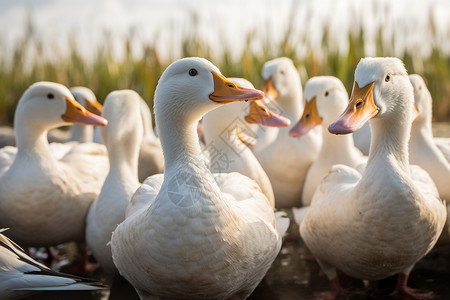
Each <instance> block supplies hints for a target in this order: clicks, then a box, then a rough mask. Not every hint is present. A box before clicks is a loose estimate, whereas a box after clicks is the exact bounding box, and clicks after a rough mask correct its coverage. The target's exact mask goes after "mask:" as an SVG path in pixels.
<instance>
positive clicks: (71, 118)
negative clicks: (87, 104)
mask: <svg viewBox="0 0 450 300" xmlns="http://www.w3.org/2000/svg"><path fill="white" fill-rule="evenodd" d="M66 101H67V102H66V104H67V108H66V112H65V113H64V114H63V115H61V118H62V119H63V120H64V121H66V122H71V123H77V124H82V125H98V126H105V125H107V124H108V121H107V120H106V119H105V118H102V117H100V116H97V115H94V114H93V113H90V112H88V111H87V110H86V109H85V108H84V107H83V106H81V104H79V103H78V102H77V101H75V100H74V99H72V98H69V97H66Z"/></svg>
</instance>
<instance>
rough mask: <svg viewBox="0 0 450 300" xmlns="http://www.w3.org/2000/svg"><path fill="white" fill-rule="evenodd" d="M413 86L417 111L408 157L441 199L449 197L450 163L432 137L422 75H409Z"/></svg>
mask: <svg viewBox="0 0 450 300" xmlns="http://www.w3.org/2000/svg"><path fill="white" fill-rule="evenodd" d="M409 78H410V81H411V83H412V85H413V88H414V99H415V104H416V108H417V110H418V112H419V115H418V116H417V118H416V119H415V120H414V121H413V124H412V127H411V138H410V140H409V158H410V162H411V163H412V164H415V165H418V166H420V167H422V168H423V169H424V170H426V171H427V172H428V174H430V176H431V178H432V179H433V181H434V182H435V184H436V187H437V189H438V191H439V195H440V196H441V198H442V199H445V200H447V199H450V185H449V178H450V163H449V162H448V160H447V159H446V158H445V156H444V154H443V153H442V151H441V150H440V149H439V148H438V146H437V145H436V143H435V141H434V139H433V130H432V124H431V117H432V107H431V102H432V101H431V95H430V92H429V91H428V89H427V87H426V85H425V82H424V81H423V79H422V77H420V75H417V74H412V75H409Z"/></svg>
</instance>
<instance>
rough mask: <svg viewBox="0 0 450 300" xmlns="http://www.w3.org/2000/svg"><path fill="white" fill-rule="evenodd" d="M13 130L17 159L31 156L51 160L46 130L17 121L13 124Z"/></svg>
mask: <svg viewBox="0 0 450 300" xmlns="http://www.w3.org/2000/svg"><path fill="white" fill-rule="evenodd" d="M17 119H18V118H16V120H17ZM14 129H15V131H16V144H17V156H16V157H17V158H19V157H30V156H31V157H37V158H45V159H53V156H52V154H51V152H50V148H49V145H48V140H47V132H48V129H47V128H44V127H42V126H38V125H36V124H26V123H25V122H18V121H17V122H14Z"/></svg>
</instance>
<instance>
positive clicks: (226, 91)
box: [209, 72, 264, 104]
mask: <svg viewBox="0 0 450 300" xmlns="http://www.w3.org/2000/svg"><path fill="white" fill-rule="evenodd" d="M211 73H212V75H213V78H214V92H213V93H212V94H210V95H209V99H211V100H212V101H214V102H218V103H222V104H225V103H231V102H236V101H248V100H260V99H262V98H264V93H263V92H261V91H259V90H255V89H246V88H243V87H240V86H238V85H236V84H235V83H233V82H231V81H229V80H228V79H226V78H225V77H223V76H221V75H219V74H217V73H214V72H211Z"/></svg>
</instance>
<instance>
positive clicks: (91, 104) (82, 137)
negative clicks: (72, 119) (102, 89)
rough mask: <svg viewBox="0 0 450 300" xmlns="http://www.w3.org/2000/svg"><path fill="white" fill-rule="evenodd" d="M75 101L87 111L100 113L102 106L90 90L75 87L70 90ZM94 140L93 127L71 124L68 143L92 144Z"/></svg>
mask: <svg viewBox="0 0 450 300" xmlns="http://www.w3.org/2000/svg"><path fill="white" fill-rule="evenodd" d="M70 92H71V93H72V95H73V97H74V98H75V100H77V102H78V103H80V104H81V105H82V106H83V107H85V108H86V110H87V111H89V112H91V113H93V114H96V115H100V114H101V113H102V105H101V104H100V103H98V101H97V97H95V94H94V92H92V90H91V89H89V88H87V87H83V86H75V87H71V88H70ZM93 140H94V127H93V126H90V125H80V124H73V125H72V126H71V130H70V138H69V141H75V142H80V143H87V142H92V141H93Z"/></svg>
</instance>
